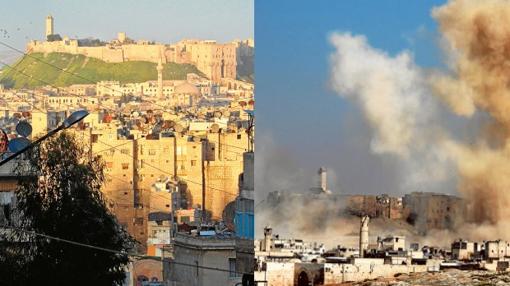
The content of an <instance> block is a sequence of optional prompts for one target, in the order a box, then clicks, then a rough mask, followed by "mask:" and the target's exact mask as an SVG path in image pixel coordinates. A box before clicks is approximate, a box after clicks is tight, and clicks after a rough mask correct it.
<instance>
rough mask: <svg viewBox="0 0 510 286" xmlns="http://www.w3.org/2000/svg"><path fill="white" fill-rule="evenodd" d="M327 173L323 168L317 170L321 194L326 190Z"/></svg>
mask: <svg viewBox="0 0 510 286" xmlns="http://www.w3.org/2000/svg"><path fill="white" fill-rule="evenodd" d="M327 176H328V171H327V170H326V168H324V167H321V168H320V169H319V177H320V184H321V189H322V191H323V192H326V191H327V190H328V177H327Z"/></svg>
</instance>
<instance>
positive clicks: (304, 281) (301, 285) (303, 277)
mask: <svg viewBox="0 0 510 286" xmlns="http://www.w3.org/2000/svg"><path fill="white" fill-rule="evenodd" d="M297 285H298V286H309V285H310V279H309V278H308V274H307V273H306V271H301V273H299V276H298V283H297Z"/></svg>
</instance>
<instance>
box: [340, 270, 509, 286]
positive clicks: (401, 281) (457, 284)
mask: <svg viewBox="0 0 510 286" xmlns="http://www.w3.org/2000/svg"><path fill="white" fill-rule="evenodd" d="M341 285H343V286H390V285H391V286H411V285H412V286H425V285H438V286H441V285H443V286H485V285H510V272H499V273H498V272H487V271H461V270H456V269H451V270H448V271H442V272H433V273H431V272H422V273H411V274H409V275H408V274H401V275H398V276H396V277H393V278H379V279H375V280H370V281H363V282H356V283H345V284H341Z"/></svg>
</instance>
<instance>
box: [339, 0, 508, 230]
mask: <svg viewBox="0 0 510 286" xmlns="http://www.w3.org/2000/svg"><path fill="white" fill-rule="evenodd" d="M432 16H433V17H434V18H435V19H436V20H437V22H438V23H439V30H440V33H441V36H442V38H443V42H444V43H445V44H446V45H445V47H446V48H445V53H446V54H447V56H448V66H449V70H433V71H430V70H428V71H425V70H423V69H421V68H420V67H418V66H417V65H416V64H414V62H413V59H412V56H411V54H410V52H407V51H404V52H401V53H399V54H398V55H396V56H394V57H392V56H390V55H388V54H387V53H385V52H383V51H381V50H377V49H375V48H373V47H371V46H370V45H369V44H368V42H367V39H366V38H365V37H364V36H353V35H351V34H348V33H343V34H339V33H336V34H334V35H333V36H331V38H330V41H331V43H332V45H333V46H334V47H335V49H336V50H335V52H334V54H333V55H332V56H331V75H332V86H333V88H334V90H335V91H337V92H338V94H339V95H340V96H342V97H344V98H347V99H351V100H353V101H354V102H355V103H356V104H357V105H358V106H359V108H360V110H361V111H362V112H363V114H364V117H365V118H366V120H367V121H368V122H369V123H370V126H371V128H372V131H373V134H372V140H373V142H372V149H371V151H372V152H374V153H376V154H381V155H383V156H384V155H387V154H393V155H396V156H398V157H400V158H402V164H403V165H404V166H414V167H411V168H409V169H408V170H409V171H410V173H409V178H415V179H413V180H412V181H413V182H423V183H425V184H426V185H427V184H429V183H433V182H434V180H435V179H436V178H437V180H436V181H442V180H444V179H448V178H451V177H452V176H455V177H456V179H457V181H458V185H457V190H458V192H459V193H460V194H461V195H462V196H463V197H464V198H465V199H467V200H468V202H469V204H470V216H471V217H470V218H469V219H470V220H471V221H472V222H473V223H475V224H477V225H480V224H482V223H489V225H492V226H494V227H493V228H491V227H490V226H485V229H492V231H493V233H495V234H497V235H503V236H505V237H504V238H507V239H510V233H507V232H505V233H501V231H497V229H498V228H497V226H498V224H500V223H501V222H502V221H503V220H504V219H506V218H507V217H508V216H509V215H510V192H508V190H510V132H509V131H510V64H508V63H509V62H510V2H509V1H505V0H488V1H474V0H453V1H449V2H448V3H447V4H445V5H443V6H441V7H437V8H434V9H433V11H432ZM439 105H442V107H441V108H444V107H445V106H446V107H447V109H448V110H449V112H450V113H451V114H453V115H456V116H459V117H460V118H465V120H472V119H473V118H474V115H475V114H477V113H482V114H486V115H487V117H488V118H489V120H488V122H486V124H485V126H483V128H481V129H480V130H479V133H478V136H477V138H476V140H475V142H469V144H468V143H467V142H463V141H462V140H458V139H455V134H454V133H455V130H450V129H448V128H447V127H446V126H445V125H446V124H445V123H443V122H442V121H441V120H440V119H438V118H440V116H438V106H439ZM452 164H453V166H455V168H454V169H455V170H454V171H452V170H451V168H450V167H451V166H452ZM420 167H421V169H422V170H421V171H420V170H419V169H420ZM403 180H405V179H403ZM427 180H428V181H429V182H427ZM470 232H471V233H474V232H475V231H474V230H473V231H470Z"/></svg>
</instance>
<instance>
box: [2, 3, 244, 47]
mask: <svg viewBox="0 0 510 286" xmlns="http://www.w3.org/2000/svg"><path fill="white" fill-rule="evenodd" d="M0 7H1V8H0V29H4V30H7V34H4V33H3V31H0V41H2V42H6V43H9V44H10V45H13V46H16V47H17V48H21V49H24V47H25V43H26V42H27V41H28V40H29V39H38V40H42V39H43V38H44V31H45V28H44V21H45V18H46V16H47V15H49V14H51V15H52V16H53V17H54V19H55V25H54V27H55V32H56V33H58V34H60V35H61V36H64V35H67V36H69V37H72V38H75V37H78V38H86V37H97V38H100V39H102V40H110V39H113V38H115V37H116V36H117V32H120V31H123V32H126V33H127V36H128V37H130V38H133V39H146V40H155V41H159V42H165V43H171V42H176V41H178V40H180V39H183V38H200V39H214V40H217V41H219V42H226V41H231V40H233V39H236V38H249V37H250V38H253V33H254V32H253V27H254V11H253V10H254V7H253V0H236V1H233V0H199V1H187V0H147V1H134V0H115V1H110V0H109V1H104V0H87V1H66V0H44V1H42V0H30V1H29V0H16V1H8V0H0ZM3 51H5V47H0V53H1V52H3Z"/></svg>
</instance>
